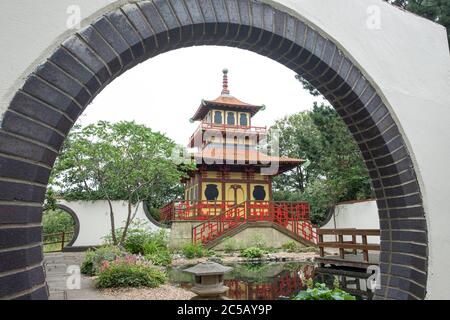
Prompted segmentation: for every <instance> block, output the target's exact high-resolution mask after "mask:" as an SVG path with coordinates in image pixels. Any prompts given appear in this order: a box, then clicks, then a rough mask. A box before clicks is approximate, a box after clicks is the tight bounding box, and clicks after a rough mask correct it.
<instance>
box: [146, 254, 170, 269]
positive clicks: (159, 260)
mask: <svg viewBox="0 0 450 320" xmlns="http://www.w3.org/2000/svg"><path fill="white" fill-rule="evenodd" d="M145 258H146V259H147V260H149V261H151V262H152V263H153V264H154V265H157V266H169V265H170V264H172V255H171V254H170V252H169V251H168V250H161V251H159V252H156V253H153V254H147V255H145Z"/></svg>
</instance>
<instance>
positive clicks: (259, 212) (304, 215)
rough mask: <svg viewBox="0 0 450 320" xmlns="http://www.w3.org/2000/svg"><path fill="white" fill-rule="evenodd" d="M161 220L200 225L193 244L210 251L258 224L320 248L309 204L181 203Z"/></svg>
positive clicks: (168, 207) (166, 210) (163, 213)
mask: <svg viewBox="0 0 450 320" xmlns="http://www.w3.org/2000/svg"><path fill="white" fill-rule="evenodd" d="M160 217H161V221H162V222H164V223H171V222H174V221H198V222H199V224H198V225H197V226H195V227H193V229H192V238H193V239H192V240H193V242H194V243H202V244H204V245H205V246H206V247H212V246H214V245H215V244H217V242H220V240H221V239H222V238H224V237H225V236H232V235H235V234H237V233H239V232H241V231H242V230H244V229H245V228H247V227H248V226H250V225H257V224H270V225H271V226H272V227H274V228H276V229H278V230H279V231H280V232H283V233H285V234H287V235H288V236H290V237H291V238H294V239H296V240H297V241H300V242H303V243H304V244H305V245H312V246H314V245H316V244H317V233H316V226H314V225H313V224H312V223H311V221H310V218H309V204H308V203H306V202H276V201H245V202H242V203H240V204H236V203H234V202H211V201H199V202H191V201H180V202H172V203H170V204H168V205H166V206H165V207H164V208H162V209H161V210H160Z"/></svg>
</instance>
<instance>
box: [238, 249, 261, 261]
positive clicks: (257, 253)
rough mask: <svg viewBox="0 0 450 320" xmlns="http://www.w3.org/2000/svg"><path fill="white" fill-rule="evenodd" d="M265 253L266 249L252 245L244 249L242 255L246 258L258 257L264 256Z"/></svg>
mask: <svg viewBox="0 0 450 320" xmlns="http://www.w3.org/2000/svg"><path fill="white" fill-rule="evenodd" d="M265 254H266V251H265V250H263V249H261V248H257V247H250V248H247V249H244V250H242V252H241V257H244V258H246V259H258V258H262V257H263V256H264V255H265Z"/></svg>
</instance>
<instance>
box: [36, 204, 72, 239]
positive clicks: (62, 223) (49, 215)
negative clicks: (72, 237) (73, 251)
mask: <svg viewBox="0 0 450 320" xmlns="http://www.w3.org/2000/svg"><path fill="white" fill-rule="evenodd" d="M42 227H43V233H44V234H50V233H60V232H70V231H73V230H74V228H75V221H74V220H73V218H72V216H71V215H70V214H69V213H67V212H66V211H64V210H61V209H58V208H57V209H54V210H50V209H49V210H46V211H44V214H43V216H42Z"/></svg>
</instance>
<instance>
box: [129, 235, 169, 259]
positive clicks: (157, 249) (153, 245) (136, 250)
mask: <svg viewBox="0 0 450 320" xmlns="http://www.w3.org/2000/svg"><path fill="white" fill-rule="evenodd" d="M124 247H125V250H126V251H127V252H129V253H132V254H140V255H144V256H145V258H146V259H147V260H149V261H151V262H152V263H153V264H155V265H162V266H168V265H170V264H171V263H172V254H171V253H170V250H169V247H168V235H167V232H166V231H165V230H162V229H161V230H159V231H157V232H150V231H148V230H145V229H131V230H130V232H129V233H128V236H127V238H126V240H125V242H124Z"/></svg>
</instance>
